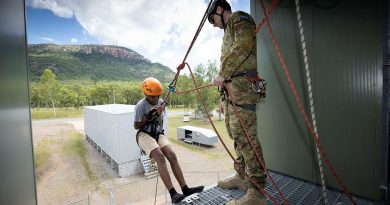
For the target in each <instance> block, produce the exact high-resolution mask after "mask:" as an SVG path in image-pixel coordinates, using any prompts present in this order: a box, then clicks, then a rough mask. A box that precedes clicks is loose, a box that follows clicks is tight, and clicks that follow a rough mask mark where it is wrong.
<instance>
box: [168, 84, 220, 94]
mask: <svg viewBox="0 0 390 205" xmlns="http://www.w3.org/2000/svg"><path fill="white" fill-rule="evenodd" d="M211 86H214V85H213V84H208V85H203V86H200V87H198V88H194V89H191V90H184V91H176V92H175V94H183V93H188V92H191V91H195V90H197V89H203V88H208V87H211Z"/></svg>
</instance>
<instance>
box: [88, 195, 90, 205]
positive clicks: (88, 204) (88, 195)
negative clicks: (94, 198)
mask: <svg viewBox="0 0 390 205" xmlns="http://www.w3.org/2000/svg"><path fill="white" fill-rule="evenodd" d="M88 205H90V204H89V194H88Z"/></svg>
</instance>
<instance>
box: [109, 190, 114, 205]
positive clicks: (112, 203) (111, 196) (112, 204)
mask: <svg viewBox="0 0 390 205" xmlns="http://www.w3.org/2000/svg"><path fill="white" fill-rule="evenodd" d="M113 198H114V196H113V194H112V189H111V188H110V205H114V200H113Z"/></svg>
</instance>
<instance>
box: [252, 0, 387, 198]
mask: <svg viewBox="0 0 390 205" xmlns="http://www.w3.org/2000/svg"><path fill="white" fill-rule="evenodd" d="M259 2H260V1H259V0H252V1H251V13H252V15H253V16H254V17H255V19H256V21H257V22H259V21H260V19H261V18H262V17H263V15H262V14H263V11H262V9H261V6H260V3H259ZM266 2H269V1H266ZM280 2H281V3H279V5H278V7H277V8H276V9H275V11H274V12H273V13H272V16H271V24H272V27H273V29H274V32H275V35H276V39H277V40H278V42H279V46H280V49H281V52H282V55H283V57H284V59H285V62H286V64H287V67H288V68H289V70H290V73H291V75H292V79H293V81H294V83H295V86H296V88H297V91H298V93H299V95H300V97H301V99H302V101H303V102H304V103H305V105H306V107H305V108H306V112H307V113H308V115H309V116H310V109H309V107H308V105H309V104H308V96H307V95H308V94H307V90H306V84H305V72H304V64H303V57H302V51H301V45H300V39H299V32H298V26H297V20H296V19H297V17H296V12H295V4H294V1H292V0H288V1H287V0H285V1H280ZM305 2H306V3H305V4H303V5H301V12H302V18H303V24H304V30H305V39H306V45H307V49H308V57H309V65H310V69H311V79H312V86H313V94H314V106H315V109H316V114H317V123H318V132H319V138H320V140H321V143H322V145H323V146H324V148H325V151H326V153H327V154H328V157H329V158H330V160H331V162H332V163H333V165H334V167H335V169H336V171H337V173H338V174H339V176H340V177H341V179H342V180H343V182H344V183H345V185H346V186H347V187H348V189H349V190H350V191H351V192H353V193H355V194H358V195H361V196H365V197H369V198H373V199H378V197H379V195H380V188H379V187H380V185H379V183H380V169H381V162H380V158H381V154H382V153H381V140H382V89H383V87H382V86H383V82H382V81H383V78H382V77H383V75H382V69H383V49H384V48H383V44H384V40H383V38H384V35H383V34H384V13H385V12H384V11H385V9H384V8H385V6H384V4H385V3H384V1H363V0H359V1H354V0H335V1H327V0H315V1H310V3H307V2H308V1H305ZM267 5H268V3H267ZM257 41H258V43H257V46H258V64H259V66H258V67H259V68H258V69H259V71H260V73H261V75H262V76H263V77H264V78H265V79H266V80H267V82H268V87H267V89H268V90H267V99H266V101H265V103H264V104H262V105H260V106H259V111H258V117H259V119H260V120H259V121H258V123H259V124H258V132H259V135H260V140H261V142H262V146H263V150H264V156H265V160H266V164H267V167H268V168H269V169H271V170H274V171H278V172H281V173H285V174H288V175H291V176H294V177H298V178H301V179H305V180H309V181H314V182H319V171H318V165H317V162H316V157H315V156H316V154H315V153H316V151H315V146H314V144H313V140H312V138H311V136H310V135H309V132H308V129H307V127H306V125H305V123H304V121H303V118H302V116H301V113H300V112H299V110H298V107H297V105H296V103H295V100H294V98H293V95H292V92H291V89H290V87H289V85H288V82H287V80H286V77H285V76H284V74H283V71H282V68H281V64H280V62H279V60H278V58H277V55H276V52H275V49H274V47H273V44H272V41H271V38H270V35H269V32H268V29H267V27H266V25H264V26H263V29H262V30H261V31H260V32H259V33H258V34H257ZM325 170H326V180H327V183H328V185H330V186H331V187H338V186H337V183H336V181H335V179H334V178H333V176H332V175H331V173H330V172H329V171H328V169H327V168H326V169H325Z"/></svg>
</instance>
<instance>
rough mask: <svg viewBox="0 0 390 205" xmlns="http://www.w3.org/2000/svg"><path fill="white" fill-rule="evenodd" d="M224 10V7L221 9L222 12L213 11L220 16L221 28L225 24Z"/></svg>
mask: <svg viewBox="0 0 390 205" xmlns="http://www.w3.org/2000/svg"><path fill="white" fill-rule="evenodd" d="M224 12H225V9H223V10H222V13H221V14H219V13H217V12H215V14H217V15H218V16H220V17H221V22H222V26H223V28H225V27H226V24H225V19H223V13H224Z"/></svg>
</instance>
